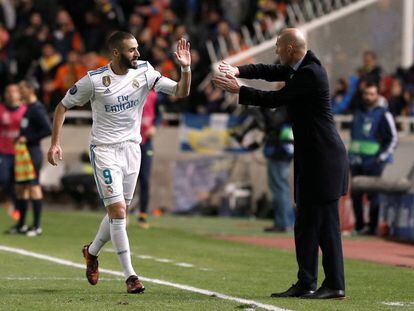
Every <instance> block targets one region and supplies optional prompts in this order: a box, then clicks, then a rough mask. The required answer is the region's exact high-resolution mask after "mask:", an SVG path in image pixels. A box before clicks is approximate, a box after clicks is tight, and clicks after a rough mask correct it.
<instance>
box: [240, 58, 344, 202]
mask: <svg viewBox="0 0 414 311" xmlns="http://www.w3.org/2000/svg"><path fill="white" fill-rule="evenodd" d="M238 68H239V72H240V75H239V78H248V79H264V80H267V81H285V83H286V85H285V87H283V88H282V89H281V90H279V91H270V92H269V91H260V90H255V89H253V88H250V87H245V86H242V87H241V89H240V97H239V103H240V104H242V105H253V106H261V107H269V108H275V107H279V106H282V105H286V106H287V110H288V113H289V116H290V118H291V120H292V125H293V134H294V139H295V142H294V143H295V155H294V170H295V193H296V195H295V200H296V201H297V203H305V202H306V203H312V202H324V201H330V200H335V199H338V198H339V197H340V196H342V195H344V194H345V193H346V191H347V185H348V172H349V166H348V160H347V153H346V149H345V147H344V144H343V143H342V140H341V138H340V136H339V134H338V132H337V131H336V129H335V124H334V120H333V116H332V112H331V105H330V96H329V85H328V78H327V74H326V71H325V69H324V68H323V67H322V65H321V62H320V61H319V60H318V59H317V58H316V56H315V55H314V54H313V53H312V51H308V52H307V53H306V56H305V58H304V59H303V61H302V63H301V65H300V66H299V68H298V70H297V71H293V69H291V68H290V67H288V66H282V65H263V64H257V65H246V66H240V67H238ZM298 200H299V202H298Z"/></svg>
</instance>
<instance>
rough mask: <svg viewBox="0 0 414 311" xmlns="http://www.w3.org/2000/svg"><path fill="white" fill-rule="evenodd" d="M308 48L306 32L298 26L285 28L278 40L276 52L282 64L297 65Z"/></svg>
mask: <svg viewBox="0 0 414 311" xmlns="http://www.w3.org/2000/svg"><path fill="white" fill-rule="evenodd" d="M306 50H307V44H306V39H305V36H304V34H303V33H302V32H301V31H300V30H299V29H297V28H286V29H283V30H282V31H281V32H280V34H279V36H278V38H277V41H276V54H277V55H279V58H280V62H281V63H282V65H289V66H293V65H295V64H296V63H297V62H298V61H299V60H300V59H302V58H303V57H304V56H305V54H306Z"/></svg>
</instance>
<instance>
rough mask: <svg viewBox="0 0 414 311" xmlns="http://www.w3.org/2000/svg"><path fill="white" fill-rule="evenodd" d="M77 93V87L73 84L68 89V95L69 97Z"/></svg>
mask: <svg viewBox="0 0 414 311" xmlns="http://www.w3.org/2000/svg"><path fill="white" fill-rule="evenodd" d="M77 91H78V87H77V86H76V84H74V85H73V86H72V87H71V88H70V90H69V94H70V95H75V94H76V92H77Z"/></svg>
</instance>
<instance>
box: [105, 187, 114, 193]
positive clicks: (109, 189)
mask: <svg viewBox="0 0 414 311" xmlns="http://www.w3.org/2000/svg"><path fill="white" fill-rule="evenodd" d="M106 190H108V192H109V193H110V194H112V193H114V189H113V188H112V187H111V186H107V187H106Z"/></svg>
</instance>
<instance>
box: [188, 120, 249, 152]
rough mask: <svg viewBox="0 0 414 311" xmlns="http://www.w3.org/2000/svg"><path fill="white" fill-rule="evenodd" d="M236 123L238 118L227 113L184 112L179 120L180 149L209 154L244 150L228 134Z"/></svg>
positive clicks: (235, 127) (235, 126)
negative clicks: (202, 113) (203, 113)
mask: <svg viewBox="0 0 414 311" xmlns="http://www.w3.org/2000/svg"><path fill="white" fill-rule="evenodd" d="M238 125H239V122H238V119H237V118H236V117H234V116H231V115H229V114H224V113H216V114H210V115H200V114H189V113H185V114H183V115H182V120H181V122H180V147H181V150H182V151H189V152H197V153H201V154H210V155H220V154H224V153H226V152H231V153H241V152H246V150H245V149H244V148H243V147H241V146H240V144H239V143H238V142H237V141H236V140H235V139H234V138H233V137H231V135H230V133H231V132H232V131H234V130H235V129H237V127H238Z"/></svg>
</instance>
